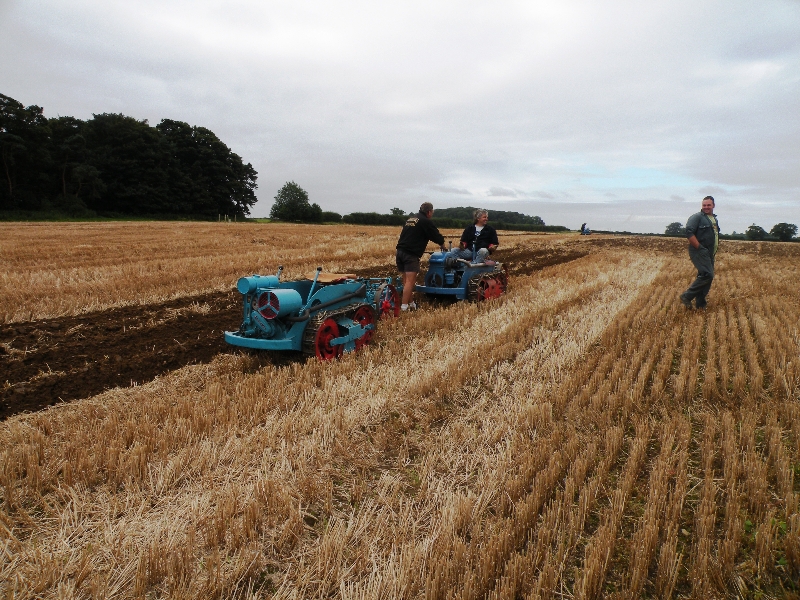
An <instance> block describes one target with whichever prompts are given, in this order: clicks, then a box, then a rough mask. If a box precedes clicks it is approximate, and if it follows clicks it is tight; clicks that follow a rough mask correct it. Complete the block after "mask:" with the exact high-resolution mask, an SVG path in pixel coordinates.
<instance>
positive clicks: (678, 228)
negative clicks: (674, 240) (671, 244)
mask: <svg viewBox="0 0 800 600" xmlns="http://www.w3.org/2000/svg"><path fill="white" fill-rule="evenodd" d="M664 235H672V236H683V235H686V228H685V227H684V226H683V225H682V224H681V223H679V222H678V221H675V222H674V223H670V224H669V225H667V228H666V230H664Z"/></svg>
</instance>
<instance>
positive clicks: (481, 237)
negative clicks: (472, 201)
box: [450, 208, 500, 265]
mask: <svg viewBox="0 0 800 600" xmlns="http://www.w3.org/2000/svg"><path fill="white" fill-rule="evenodd" d="M472 220H473V224H472V225H470V226H469V227H467V228H466V229H465V230H464V233H462V234H461V241H460V242H459V244H458V248H453V249H452V250H451V251H450V254H451V255H453V256H455V257H456V258H460V259H462V260H468V261H470V262H472V259H473V256H472V247H473V245H474V246H475V257H474V258H475V264H478V263H486V264H487V265H493V264H495V262H494V261H493V260H489V255H490V254H491V253H492V252H494V251H495V250H496V249H497V247H498V246H499V245H500V242H499V241H498V239H497V231H495V229H494V227H492V226H491V225H487V224H486V223H487V222H488V221H489V211H487V210H486V209H483V208H478V209H476V210H475V212H474V213H472Z"/></svg>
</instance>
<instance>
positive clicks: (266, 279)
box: [236, 275, 280, 295]
mask: <svg viewBox="0 0 800 600" xmlns="http://www.w3.org/2000/svg"><path fill="white" fill-rule="evenodd" d="M278 285H280V281H279V280H278V278H277V277H275V275H265V276H261V275H253V276H252V277H241V278H239V281H237V282H236V289H237V290H239V293H241V294H244V295H247V294H252V293H253V292H255V291H256V290H258V289H262V290H263V289H266V288H274V287H278Z"/></svg>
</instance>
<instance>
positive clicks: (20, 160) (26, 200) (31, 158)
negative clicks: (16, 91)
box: [0, 94, 52, 210]
mask: <svg viewBox="0 0 800 600" xmlns="http://www.w3.org/2000/svg"><path fill="white" fill-rule="evenodd" d="M49 138H50V129H49V127H48V124H47V119H46V118H45V117H44V109H42V108H41V107H39V106H35V105H33V106H28V107H25V106H23V105H22V103H21V102H19V101H17V100H14V99H13V98H10V97H9V96H6V95H4V94H0V155H2V160H1V161H0V163H1V164H0V169H2V174H0V177H2V179H4V180H5V181H4V185H2V186H0V208H22V209H26V210H27V209H33V210H37V209H39V208H41V206H42V203H43V201H44V200H45V199H46V198H47V196H48V195H49V193H50V191H51V184H52V176H51V172H50V169H51V166H52V161H51V158H50V152H49V144H48V142H49Z"/></svg>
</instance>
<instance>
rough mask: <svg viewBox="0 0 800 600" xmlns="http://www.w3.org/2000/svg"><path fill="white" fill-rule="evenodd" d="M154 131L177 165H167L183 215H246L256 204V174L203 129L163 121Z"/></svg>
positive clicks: (172, 163) (216, 138)
mask: <svg viewBox="0 0 800 600" xmlns="http://www.w3.org/2000/svg"><path fill="white" fill-rule="evenodd" d="M156 129H157V130H158V131H159V132H160V133H161V134H162V135H163V136H164V138H165V139H166V141H167V142H169V146H170V150H171V153H172V156H173V157H174V159H177V162H171V163H168V165H167V169H168V170H169V171H170V173H172V175H171V176H170V180H171V181H172V182H173V183H174V184H175V188H176V189H175V190H174V192H173V196H174V197H176V198H179V199H180V202H181V204H183V205H185V208H184V212H187V213H191V214H196V215H205V216H210V217H214V216H215V215H218V214H227V215H239V216H242V217H243V216H245V215H248V214H250V208H251V207H252V206H253V205H254V204H255V203H256V200H257V199H256V196H255V192H254V190H255V189H256V188H257V187H258V186H257V185H256V178H257V176H258V175H257V173H256V171H255V169H253V166H252V165H251V164H250V163H247V164H244V162H243V161H242V159H241V157H240V156H239V155H238V154H236V153H234V152H232V151H231V150H230V148H228V146H226V145H225V144H224V143H223V142H222V141H221V140H220V139H219V138H218V137H217V136H216V134H215V133H214V132H213V131H211V130H209V129H206V128H205V127H196V126H191V125H189V124H188V123H184V122H182V121H173V120H172V119H163V120H162V121H161V123H159V124H158V125H156Z"/></svg>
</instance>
